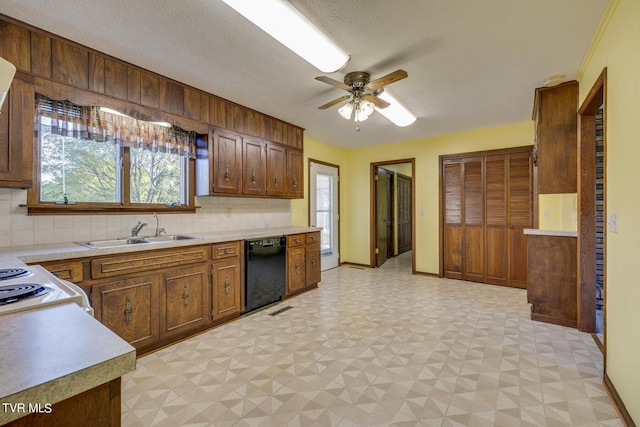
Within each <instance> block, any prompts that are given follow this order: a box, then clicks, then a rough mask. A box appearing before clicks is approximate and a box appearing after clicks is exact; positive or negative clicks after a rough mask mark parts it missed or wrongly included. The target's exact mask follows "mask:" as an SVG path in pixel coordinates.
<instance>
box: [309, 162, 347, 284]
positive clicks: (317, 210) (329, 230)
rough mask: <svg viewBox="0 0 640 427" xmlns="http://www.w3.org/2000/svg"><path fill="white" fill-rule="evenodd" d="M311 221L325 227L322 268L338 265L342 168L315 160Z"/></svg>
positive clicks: (312, 168)
mask: <svg viewBox="0 0 640 427" xmlns="http://www.w3.org/2000/svg"><path fill="white" fill-rule="evenodd" d="M309 187H310V188H309V202H310V203H309V205H310V206H309V218H310V221H309V223H310V224H311V225H312V226H314V227H322V231H321V232H320V255H321V261H320V267H321V270H322V271H324V270H327V269H329V268H334V267H337V266H338V262H339V259H340V254H339V253H338V221H339V220H340V216H339V213H338V168H336V167H333V166H328V165H324V164H319V163H315V162H311V167H310V173H309Z"/></svg>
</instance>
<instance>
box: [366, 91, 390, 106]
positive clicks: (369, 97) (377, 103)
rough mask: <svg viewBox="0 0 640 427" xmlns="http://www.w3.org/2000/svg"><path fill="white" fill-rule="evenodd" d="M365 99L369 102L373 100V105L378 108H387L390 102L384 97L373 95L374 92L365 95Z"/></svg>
mask: <svg viewBox="0 0 640 427" xmlns="http://www.w3.org/2000/svg"><path fill="white" fill-rule="evenodd" d="M363 98H364V99H366V100H367V101H369V102H372V103H373V105H375V106H376V107H378V108H387V107H388V106H389V105H391V104H389V103H388V102H387V101H385V100H384V99H380V98H378V97H377V96H375V95H373V94H369V95H365V96H363Z"/></svg>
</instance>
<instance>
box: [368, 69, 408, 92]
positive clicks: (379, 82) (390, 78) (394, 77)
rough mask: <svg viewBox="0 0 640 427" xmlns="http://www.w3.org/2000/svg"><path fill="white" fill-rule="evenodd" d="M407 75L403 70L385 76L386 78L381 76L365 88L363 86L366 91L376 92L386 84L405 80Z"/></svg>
mask: <svg viewBox="0 0 640 427" xmlns="http://www.w3.org/2000/svg"><path fill="white" fill-rule="evenodd" d="M407 76H408V74H407V72H406V71H404V70H396V71H394V72H393V73H390V74H387V75H386V76H382V77H380V78H379V79H375V80H374V81H372V82H369V84H368V85H367V86H365V87H366V88H367V89H368V90H376V89H379V88H381V87H383V86H386V85H388V84H391V83H394V82H397V81H398V80H402V79H404V78H407Z"/></svg>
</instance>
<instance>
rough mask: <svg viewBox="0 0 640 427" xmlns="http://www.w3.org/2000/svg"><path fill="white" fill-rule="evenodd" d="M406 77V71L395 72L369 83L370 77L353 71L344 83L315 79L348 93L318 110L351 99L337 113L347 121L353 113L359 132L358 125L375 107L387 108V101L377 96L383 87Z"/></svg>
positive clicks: (345, 77)
mask: <svg viewBox="0 0 640 427" xmlns="http://www.w3.org/2000/svg"><path fill="white" fill-rule="evenodd" d="M407 76H408V74H407V72H406V71H404V70H396V71H394V72H393V73H389V74H387V75H386V76H382V77H380V78H378V79H375V80H373V81H371V75H370V74H369V73H368V72H366V71H353V72H351V73H348V74H347V75H346V76H344V83H341V82H339V81H337V80H334V79H332V78H330V77H327V76H319V77H316V80H318V81H321V82H323V83H327V84H329V85H331V86H335V87H337V88H340V89H344V90H346V91H347V92H349V94H348V95H343V96H341V97H340V98H337V99H334V100H333V101H330V102H327V103H326V104H324V105H321V106H319V107H318V109H320V110H324V109H327V108H329V107H332V106H334V105H336V104H339V103H341V102H343V101H346V100H347V99H351V101H349V102H348V103H347V104H345V105H343V106H342V107H340V109H338V112H339V113H340V115H341V116H342V117H344V118H345V119H347V120H349V119H351V115H352V113H353V112H355V121H356V131H359V130H360V124H359V123H360V122H361V121H364V120H366V119H367V118H368V117H369V116H370V115H371V113H373V111H374V109H375V107H378V108H387V107H388V106H389V105H390V104H389V103H388V102H387V101H385V100H383V99H380V98H378V96H377V95H378V94H379V93H380V92H382V91H383V90H384V89H383V88H384V86H387V85H389V84H391V83H395V82H397V81H398V80H402V79H404V78H406V77H407Z"/></svg>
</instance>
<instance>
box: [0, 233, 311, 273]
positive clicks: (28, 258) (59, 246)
mask: <svg viewBox="0 0 640 427" xmlns="http://www.w3.org/2000/svg"><path fill="white" fill-rule="evenodd" d="M319 230H321V229H320V228H318V227H278V228H259V229H247V230H231V231H216V232H211V233H206V232H202V233H180V234H183V235H186V236H192V237H195V239H188V240H172V241H167V242H154V243H145V244H139V245H126V246H116V247H110V248H100V249H92V248H88V247H86V246H83V245H81V244H79V243H74V242H69V243H55V244H47V245H30V246H12V247H8V248H2V249H0V268H2V267H3V266H4V267H16V266H22V265H24V264H37V263H39V262H45V261H57V260H62V259H70V258H84V257H90V256H99V255H111V254H122V253H128V252H139V251H148V250H153V249H166V248H175V247H180V246H193V245H206V244H210V243H220V242H228V241H232V240H246V239H256V238H261V237H271V236H282V235H289V234H297V233H308V232H310V231H319Z"/></svg>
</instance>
